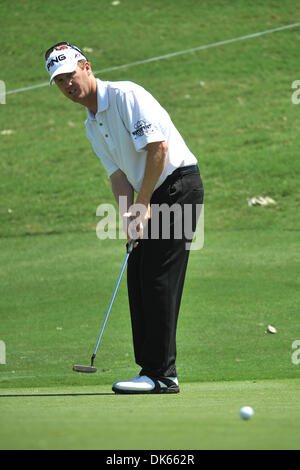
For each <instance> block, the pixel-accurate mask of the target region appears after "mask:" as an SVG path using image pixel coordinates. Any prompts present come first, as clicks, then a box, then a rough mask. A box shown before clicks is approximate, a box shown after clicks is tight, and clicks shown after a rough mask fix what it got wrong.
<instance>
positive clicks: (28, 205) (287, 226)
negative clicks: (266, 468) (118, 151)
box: [0, 0, 300, 449]
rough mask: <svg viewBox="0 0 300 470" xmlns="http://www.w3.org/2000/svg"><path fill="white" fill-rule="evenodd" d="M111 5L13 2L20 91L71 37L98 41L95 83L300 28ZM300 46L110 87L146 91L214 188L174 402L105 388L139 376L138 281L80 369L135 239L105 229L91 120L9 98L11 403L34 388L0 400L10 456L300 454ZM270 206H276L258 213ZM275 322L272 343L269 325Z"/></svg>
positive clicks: (0, 34) (240, 11)
mask: <svg viewBox="0 0 300 470" xmlns="http://www.w3.org/2000/svg"><path fill="white" fill-rule="evenodd" d="M111 3H112V2H111V1H109V0H108V1H106V0H97V1H96V0H91V1H90V2H88V3H86V2H83V1H82V0H78V1H77V2H76V4H74V2H70V1H66V2H64V3H63V5H62V4H61V3H59V2H58V1H56V0H55V1H53V2H50V3H49V4H47V6H45V4H44V3H43V2H41V1H40V0H36V1H34V2H29V1H20V0H18V1H15V2H14V5H13V6H12V4H11V2H8V1H7V0H5V1H3V2H2V3H1V18H0V40H1V46H2V50H3V51H5V59H3V60H2V67H1V73H0V79H1V80H4V81H5V84H6V88H7V90H14V89H18V88H21V87H28V86H31V85H36V84H40V83H45V82H47V80H48V75H47V73H46V71H45V69H44V61H43V51H44V50H45V49H46V48H48V47H49V45H50V44H52V43H55V42H57V41H59V40H64V39H67V40H69V41H70V42H73V43H75V44H77V45H78V46H79V47H82V48H83V47H90V48H92V49H93V51H92V52H90V53H89V54H88V55H89V59H90V61H91V64H92V67H93V69H94V70H95V71H99V70H102V69H105V68H108V67H112V66H118V65H122V64H125V63H131V62H134V61H137V60H142V59H146V58H150V57H155V56H160V55H163V54H168V53H171V52H176V51H180V50H184V49H189V48H192V47H196V46H199V45H204V44H212V43H215V42H217V41H222V40H226V39H231V38H237V37H240V36H244V35H246V34H252V33H256V32H258V31H265V30H268V29H272V28H276V27H280V26H284V25H288V24H292V23H295V22H296V21H297V19H296V12H297V7H298V5H297V2H296V1H295V0H287V1H285V2H284V3H280V2H275V1H271V2H263V1H262V0H255V1H254V2H253V1H250V0H249V1H247V0H242V1H240V0H239V1H237V0H234V1H225V0H217V1H215V2H208V1H204V0H203V1H194V0H185V1H179V0H176V1H174V0H165V1H164V2H161V1H158V0H151V1H150V0H145V1H144V2H142V4H139V5H138V6H137V4H136V2H132V1H129V0H121V2H120V4H119V5H118V6H113V5H112V4H111ZM66 11H69V12H71V15H70V16H68V19H67V21H66V16H65V12H66ZM49 22H50V23H51V25H50V26H49ZM299 38H300V28H299V27H297V28H293V29H289V30H285V31H281V32H276V33H273V34H270V35H264V36H261V37H257V38H253V39H249V40H245V41H238V42H234V43H231V44H227V45H224V46H219V47H216V48H209V49H206V50H202V51H198V52H195V53H190V54H186V55H181V56H178V57H173V58H170V59H167V60H161V61H157V62H151V63H148V64H143V65H139V66H135V67H130V68H129V67H128V68H127V69H121V70H116V71H113V72H106V73H103V74H100V75H99V74H98V75H97V76H98V77H99V78H101V79H103V80H112V81H114V80H132V81H135V82H137V83H140V84H141V85H143V86H145V87H146V88H147V89H148V90H149V91H150V92H152V93H153V95H154V96H155V97H157V98H158V100H159V101H160V102H161V103H162V105H163V106H165V107H166V109H167V110H168V111H169V113H170V115H171V117H172V119H173V121H174V122H175V124H176V125H177V127H178V128H179V130H180V131H181V133H182V135H183V136H184V138H185V140H186V142H187V144H188V145H189V147H190V148H191V150H192V151H193V152H194V153H195V155H197V158H198V161H199V167H200V171H201V174H202V177H203V181H204V186H205V244H204V248H203V249H202V250H200V251H193V252H191V257H190V264H189V269H188V275H187V280H186V286H185V291H184V296H183V300H182V308H181V314H180V318H179V327H178V361H177V367H178V374H179V379H180V384H181V390H182V391H181V393H180V394H179V395H178V396H174V397H168V396H155V397H146V398H145V397H134V398H133V397H115V396H114V395H111V384H112V382H113V381H115V380H119V379H122V378H128V377H131V376H134V375H136V373H137V372H138V369H137V367H136V365H135V364H134V357H133V351H132V340H131V331H130V324H129V312H128V300H127V294H126V281H125V278H124V279H123V281H122V283H121V286H120V289H119V291H118V295H117V298H116V300H115V304H114V306H113V309H112V312H111V316H110V318H109V322H108V325H107V327H106V330H105V333H104V336H103V341H102V343H101V346H100V348H99V351H98V355H97V359H96V362H97V363H96V366H97V367H98V370H99V371H98V373H97V374H94V375H84V374H81V375H80V374H75V373H74V372H73V371H72V366H73V364H74V363H82V364H85V363H89V359H90V356H91V354H92V352H93V349H94V346H95V343H96V341H97V338H98V334H99V330H100V327H101V325H102V321H103V319H104V315H105V313H106V310H107V307H108V304H109V301H110V298H111V295H112V292H113V289H114V286H115V283H116V280H117V276H118V274H119V271H120V268H121V264H122V261H123V259H124V256H125V247H124V240H123V241H122V240H106V241H100V240H99V239H97V237H96V225H97V223H98V221H99V217H97V216H96V209H97V207H98V205H99V204H101V203H110V202H111V203H113V196H112V194H111V192H110V185H109V181H108V179H107V176H106V175H105V172H104V170H103V168H102V167H101V164H100V163H99V161H98V158H97V157H96V156H95V155H94V154H93V152H92V149H91V147H90V144H89V142H88V141H87V139H86V137H85V129H84V124H83V122H84V120H85V117H86V113H85V110H84V109H83V108H80V107H79V106H76V105H74V103H71V102H69V101H68V100H66V99H65V98H64V97H63V96H62V95H61V94H59V92H58V90H57V89H56V88H55V87H51V88H50V87H43V88H37V89H34V90H31V91H26V92H22V93H16V94H10V95H8V96H7V100H6V101H7V102H6V105H0V147H1V160H0V168H1V175H0V220H1V224H0V250H1V251H0V286H1V292H0V340H2V341H5V344H6V353H7V354H6V362H7V363H6V364H0V395H5V394H16V395H19V394H21V395H22V394H24V395H29V396H26V397H15V398H4V397H0V416H1V418H2V421H3V422H5V423H6V424H5V427H1V429H0V442H1V444H0V446H1V448H3V449H4V448H7V449H15V448H22V449H32V448H37V449H50V448H57V449H63V448H70V449H75V448H101V449H134V448H138V449H151V448H152V449H153V448H156V449H166V448H169V449H177V448H181V449H218V448H219V449H231V448H234V449H242V448H245V449H268V448H270V449H280V448H282V449H294V448H297V449H299V432H298V429H299V392H298V388H299V377H300V376H299V374H300V366H299V365H296V364H293V363H292V361H291V356H292V353H293V349H292V343H293V342H294V341H295V340H297V339H300V328H299V320H298V311H299V301H300V294H299V292H300V289H299V283H300V282H299V261H300V255H299V253H300V250H299V230H300V226H299V217H298V213H299V207H300V191H299V175H300V163H299V162H300V160H299V158H298V157H297V155H298V154H297V152H298V150H297V149H298V146H299V145H298V135H299V106H296V105H293V104H292V102H291V95H292V92H293V90H292V89H291V84H292V82H293V81H294V80H297V79H300V75H299V74H300V71H299V57H298V56H299V51H298V43H299ZM3 130H12V133H11V134H10V135H3V134H2V133H1V132H2V131H3ZM258 195H262V196H269V197H272V198H273V199H275V201H276V204H275V205H274V206H268V207H249V206H248V204H247V199H248V198H250V197H252V196H258ZM269 324H272V325H273V326H275V327H276V328H277V330H278V333H277V334H275V335H271V334H267V333H265V331H266V328H267V326H268V325H269ZM72 393H87V394H88V393H99V394H100V395H94V396H91V395H86V396H84V395H78V396H64V395H66V394H72ZM36 394H53V395H55V394H59V395H60V396H51V397H36V396H30V395H36ZM132 398H133V399H132ZM244 404H249V405H251V406H253V407H254V409H255V416H254V417H253V419H252V420H251V421H250V422H243V421H241V420H240V418H239V417H238V410H239V408H240V406H242V405H244ZM120 420H121V424H120ZM99 423H100V424H101V425H100V424H99ZM126 423H130V424H132V427H131V431H130V432H129V431H128V427H127V426H126ZM145 423H147V424H146V425H145ZM228 429H230V432H228ZM154 430H155V432H154ZM158 430H159V431H158Z"/></svg>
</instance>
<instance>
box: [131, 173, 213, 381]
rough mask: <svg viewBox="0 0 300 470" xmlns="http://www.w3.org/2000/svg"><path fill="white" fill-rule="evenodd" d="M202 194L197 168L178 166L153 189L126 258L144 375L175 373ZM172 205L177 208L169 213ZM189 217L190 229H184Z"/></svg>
mask: <svg viewBox="0 0 300 470" xmlns="http://www.w3.org/2000/svg"><path fill="white" fill-rule="evenodd" d="M203 196H204V191H203V185H202V181H201V178H200V174H199V169H198V167H197V166H195V165H192V166H188V167H182V168H178V169H177V170H175V171H174V172H173V173H172V174H171V175H170V176H168V177H167V179H166V180H165V181H164V183H163V184H162V185H161V186H160V187H159V188H158V189H157V190H156V191H154V193H153V195H152V198H151V208H152V211H151V212H152V215H151V219H150V220H149V222H148V230H147V232H146V233H145V237H144V239H143V240H140V241H139V244H138V246H137V247H136V248H135V249H134V250H133V251H132V253H131V255H130V257H129V259H128V266H127V285H128V297H129V306H130V314H131V326H132V334H133V346H134V354H135V360H136V363H137V364H138V365H140V366H141V368H142V370H141V371H140V374H141V375H150V376H156V377H159V376H162V377H175V376H176V375H177V373H176V365H175V362H176V328H177V319H178V314H179V309H180V303H181V297H182V291H183V286H184V280H185V275H186V268H187V263H188V258H189V249H188V245H189V244H188V241H189V240H190V241H191V239H192V238H193V232H194V231H195V228H196V224H197V220H198V217H199V214H200V211H199V208H201V206H202V204H203ZM158 207H160V208H164V211H163V210H162V211H161V212H160V213H159V217H157V212H155V210H157V211H158ZM168 208H171V209H174V210H172V211H169V212H168ZM154 209H155V210H154ZM170 213H171V216H170ZM154 219H155V221H154ZM158 219H159V221H160V223H159V227H157V221H158ZM185 221H188V223H189V224H191V227H186V226H185ZM154 222H155V226H154ZM180 226H181V227H180ZM180 228H181V230H180ZM180 232H181V233H180Z"/></svg>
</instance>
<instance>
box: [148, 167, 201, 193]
mask: <svg viewBox="0 0 300 470" xmlns="http://www.w3.org/2000/svg"><path fill="white" fill-rule="evenodd" d="M191 173H197V174H200V172H199V168H198V165H188V166H180V167H179V168H176V170H174V171H173V173H171V174H170V175H169V176H167V178H166V179H165V181H164V182H163V183H162V184H161V185H160V186H159V187H158V188H157V189H156V190H155V191H154V193H155V192H156V191H161V190H163V189H164V188H166V187H167V186H168V185H169V184H172V183H173V182H174V181H176V179H177V178H179V177H180V176H184V175H189V174H191ZM154 193H153V194H154Z"/></svg>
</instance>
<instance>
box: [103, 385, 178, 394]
mask: <svg viewBox="0 0 300 470" xmlns="http://www.w3.org/2000/svg"><path fill="white" fill-rule="evenodd" d="M112 391H113V392H115V393H116V394H117V395H142V394H143V395H151V394H152V395H153V394H156V395H159V394H161V393H179V392H180V389H179V387H174V388H160V389H159V390H155V388H154V389H153V390H120V389H119V388H115V387H112Z"/></svg>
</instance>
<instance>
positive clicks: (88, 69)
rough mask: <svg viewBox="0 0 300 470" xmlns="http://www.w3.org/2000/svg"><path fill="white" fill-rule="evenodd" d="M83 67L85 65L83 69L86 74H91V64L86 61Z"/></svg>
mask: <svg viewBox="0 0 300 470" xmlns="http://www.w3.org/2000/svg"><path fill="white" fill-rule="evenodd" d="M84 67H85V70H86V71H87V73H88V75H91V73H93V72H92V68H91V64H90V63H89V62H88V61H86V63H85V64H84Z"/></svg>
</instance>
